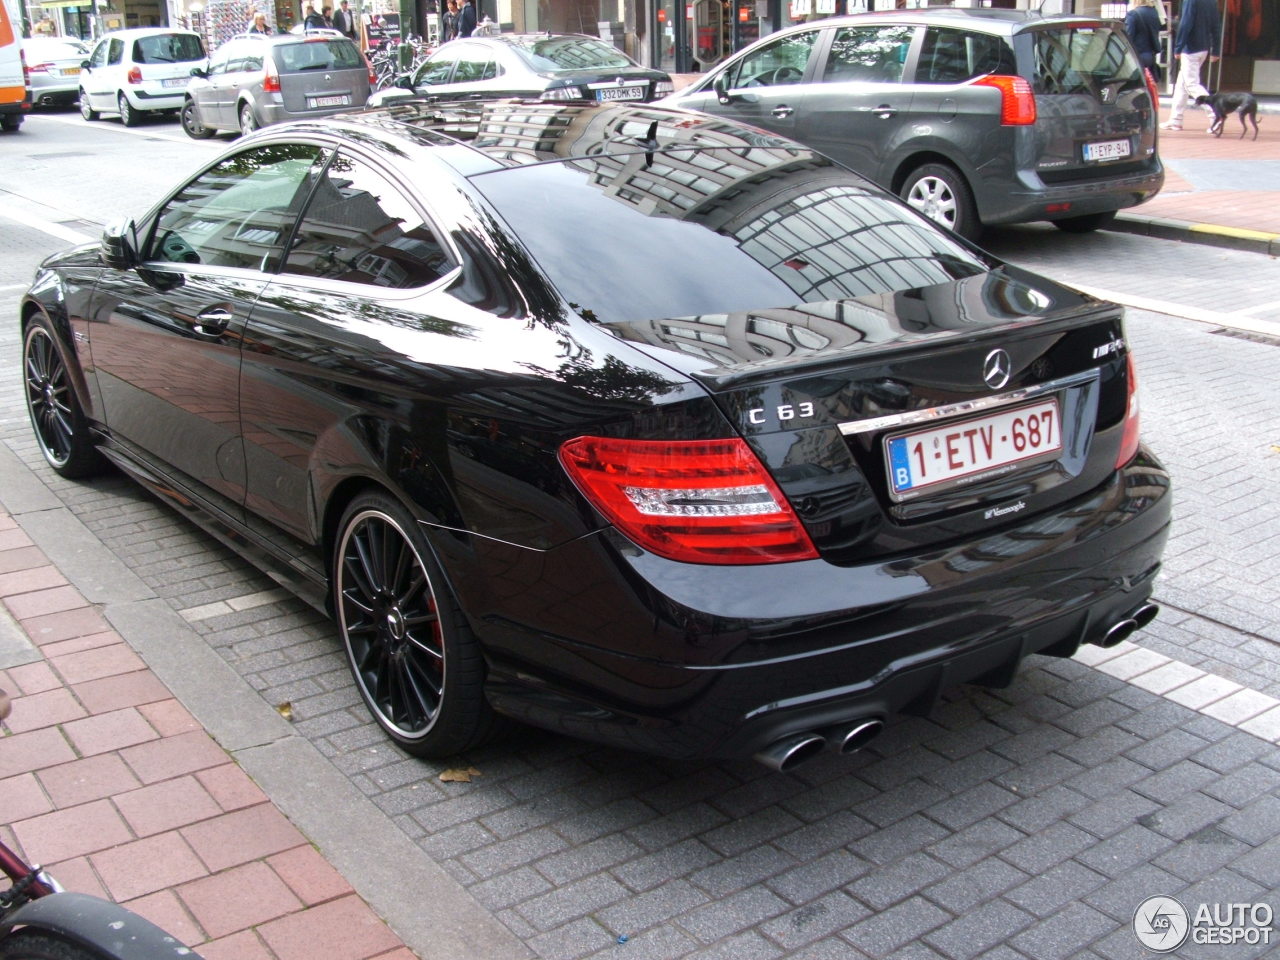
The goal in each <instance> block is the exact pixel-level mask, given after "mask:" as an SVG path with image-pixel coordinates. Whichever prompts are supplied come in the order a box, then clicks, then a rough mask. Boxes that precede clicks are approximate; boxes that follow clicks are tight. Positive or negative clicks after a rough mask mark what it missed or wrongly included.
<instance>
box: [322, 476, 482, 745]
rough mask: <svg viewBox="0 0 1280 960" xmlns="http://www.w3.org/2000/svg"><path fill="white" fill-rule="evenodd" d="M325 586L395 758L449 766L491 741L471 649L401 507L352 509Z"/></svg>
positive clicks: (374, 497) (385, 501)
mask: <svg viewBox="0 0 1280 960" xmlns="http://www.w3.org/2000/svg"><path fill="white" fill-rule="evenodd" d="M330 586H331V589H332V591H333V608H334V613H335V615H336V617H337V620H338V628H339V629H340V631H341V633H342V639H343V643H344V645H345V646H346V650H347V659H348V662H349V665H350V667H351V672H352V674H353V675H354V677H355V681H356V687H357V688H358V689H359V691H360V696H361V697H362V698H363V699H364V702H365V705H366V706H367V707H368V708H369V711H370V713H372V714H373V718H374V720H376V721H377V722H378V725H379V726H380V727H382V729H383V730H384V731H385V732H386V733H387V735H388V736H390V737H391V739H392V740H394V741H395V742H396V743H397V744H399V745H400V747H401V749H403V750H404V751H405V752H406V753H408V754H410V755H412V756H415V757H448V756H452V755H453V754H456V753H459V752H461V751H463V750H466V749H468V748H469V747H472V746H476V745H477V744H479V743H481V742H482V741H484V740H486V739H488V738H489V736H490V735H492V733H493V732H494V731H495V730H496V729H497V723H496V721H497V717H496V715H495V714H494V713H493V711H492V709H491V708H490V706H489V703H488V701H487V700H486V699H485V695H484V657H483V656H482V654H481V653H480V648H479V644H478V643H477V641H476V639H475V637H474V636H473V635H472V633H471V630H470V628H469V627H468V625H467V622H466V618H465V617H464V616H463V614H462V611H461V610H460V609H459V607H458V604H457V601H456V600H455V599H454V597H453V594H452V592H451V591H450V589H449V585H448V583H447V581H446V579H445V577H444V573H443V571H441V570H440V568H439V566H437V565H436V563H435V558H434V557H433V556H432V553H431V549H430V547H429V546H428V544H427V541H426V539H425V537H424V536H423V534H422V529H421V525H420V524H419V523H418V522H417V520H416V519H414V517H413V516H412V515H410V514H409V512H408V511H407V510H405V509H404V507H402V506H401V505H400V504H399V503H398V502H396V501H395V500H394V499H392V498H391V497H390V496H388V495H387V494H384V493H381V492H370V493H366V494H363V495H361V496H359V497H357V498H356V499H355V500H353V501H352V502H351V504H350V505H349V506H348V507H347V509H346V511H345V513H344V514H343V517H342V521H341V523H340V524H339V527H338V538H337V543H336V544H335V548H334V554H333V561H332V568H331V574H330Z"/></svg>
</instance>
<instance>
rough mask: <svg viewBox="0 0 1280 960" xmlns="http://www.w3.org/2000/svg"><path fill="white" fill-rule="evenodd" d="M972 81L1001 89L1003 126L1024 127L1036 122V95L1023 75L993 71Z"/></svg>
mask: <svg viewBox="0 0 1280 960" xmlns="http://www.w3.org/2000/svg"><path fill="white" fill-rule="evenodd" d="M971 82H972V83H973V85H974V86H976V87H995V88H996V89H997V90H999V91H1000V125H1001V126H1005V127H1024V126H1028V125H1030V124H1033V123H1035V122H1036V95H1035V94H1034V93H1032V92H1031V84H1029V83H1027V81H1026V80H1024V79H1023V78H1022V77H1009V76H1004V75H1002V74H998V73H991V74H987V76H985V77H978V78H977V79H975V80H973V81H971Z"/></svg>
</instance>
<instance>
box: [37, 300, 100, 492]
mask: <svg viewBox="0 0 1280 960" xmlns="http://www.w3.org/2000/svg"><path fill="white" fill-rule="evenodd" d="M22 379H23V384H24V386H25V388H26V389H25V394H26V398H27V414H28V415H29V416H30V418H31V428H32V430H33V431H34V432H35V435H36V445H37V446H39V448H40V452H41V454H43V455H44V459H45V461H46V462H47V463H48V464H49V466H51V467H52V468H53V469H54V470H55V471H56V472H57V473H59V474H61V475H62V476H64V477H68V478H76V477H88V476H92V475H93V474H96V473H99V472H101V470H102V469H103V467H104V466H105V461H104V459H103V457H102V454H101V453H99V452H98V448H97V447H95V446H94V445H93V438H92V436H91V435H90V432H89V423H88V420H87V419H86V418H85V415H84V411H83V410H81V408H80V401H79V400H78V399H77V397H76V392H75V388H74V387H72V385H71V378H70V376H69V375H68V371H67V364H66V361H65V359H64V358H63V355H62V351H61V349H60V348H59V347H58V343H57V340H56V339H55V338H54V335H53V333H52V332H51V331H50V329H49V326H48V323H47V321H45V320H44V319H43V318H36V319H33V320H32V321H31V323H30V324H29V325H28V326H27V331H26V335H25V336H24V337H23V339H22Z"/></svg>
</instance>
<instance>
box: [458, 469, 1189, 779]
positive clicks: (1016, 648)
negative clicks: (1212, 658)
mask: <svg viewBox="0 0 1280 960" xmlns="http://www.w3.org/2000/svg"><path fill="white" fill-rule="evenodd" d="M1170 499H1171V498H1170V496H1169V482H1168V476H1167V474H1165V472H1164V471H1163V469H1162V468H1161V467H1160V465H1159V464H1158V463H1157V462H1156V461H1155V460H1154V459H1152V458H1151V457H1150V456H1149V455H1147V454H1146V453H1145V452H1144V453H1143V454H1142V455H1140V456H1139V458H1138V459H1137V460H1136V461H1135V462H1134V463H1133V464H1131V465H1130V466H1129V467H1128V468H1126V469H1125V470H1124V471H1121V473H1120V474H1119V475H1118V476H1117V477H1116V478H1115V479H1114V480H1113V482H1111V483H1109V484H1108V485H1107V486H1106V487H1105V488H1103V489H1100V490H1096V491H1094V492H1093V493H1092V494H1090V495H1089V496H1087V497H1083V498H1081V499H1079V500H1077V501H1075V502H1072V503H1068V504H1066V505H1064V506H1062V507H1060V508H1058V509H1056V510H1053V511H1051V512H1050V513H1048V514H1041V515H1039V516H1037V517H1035V518H1033V519H1030V520H1025V521H1022V522H1020V523H1019V522H1015V523H1013V524H1010V525H1006V526H1003V527H1001V528H999V530H993V532H992V533H991V535H990V536H988V537H986V538H984V539H982V540H975V541H971V542H967V543H961V544H952V545H948V546H945V547H942V548H941V549H939V550H938V551H937V552H935V553H931V554H928V555H922V556H911V557H899V558H895V559H892V560H890V561H887V562H877V563H874V564H867V565H863V566H852V567H836V566H834V565H833V564H829V563H827V562H825V561H822V560H815V561H806V562H801V563H790V564H777V565H772V566H765V567H740V568H733V567H704V566H697V565H689V564H679V563H673V562H670V561H665V560H662V559H660V558H657V557H654V556H652V555H650V554H647V553H644V552H643V551H639V550H637V549H636V548H635V547H634V546H632V545H630V544H629V543H627V542H626V541H622V540H621V538H619V537H617V536H616V535H614V534H600V535H595V536H592V537H587V538H584V539H583V540H580V541H577V542H575V543H572V544H567V545H565V546H563V547H560V548H557V549H556V550H553V551H549V552H548V553H546V554H544V555H539V556H540V557H541V562H540V563H538V564H537V566H538V567H539V569H537V570H535V569H533V568H532V566H529V568H528V569H527V570H525V571H523V572H520V571H515V570H510V568H509V570H508V577H507V581H508V583H511V584H516V583H523V584H526V585H527V589H518V590H516V591H515V592H514V593H511V594H508V595H506V596H501V597H498V596H495V593H498V592H501V591H494V590H493V589H492V585H490V589H489V590H488V591H486V594H487V596H486V597H484V598H483V600H482V599H481V598H479V597H473V596H468V597H467V598H466V599H465V601H464V606H466V607H467V608H468V609H470V610H472V611H473V613H474V612H475V611H477V610H480V609H483V602H484V601H485V600H487V601H488V602H489V603H488V609H489V613H488V614H487V615H482V616H480V617H479V618H478V620H476V621H475V622H474V623H473V625H474V626H475V628H476V631H477V634H478V635H479V636H480V637H481V639H482V642H483V643H484V645H485V649H486V653H487V654H488V656H489V658H490V668H491V669H490V675H489V686H488V692H489V696H490V699H491V702H492V703H493V704H494V706H495V707H496V708H497V709H499V710H500V711H502V712H504V713H507V714H510V715H512V716H515V717H518V718H521V719H524V720H526V721H529V722H532V723H534V724H536V725H539V726H544V727H549V728H552V729H558V730H562V731H564V732H566V733H570V734H572V735H573V736H577V737H583V738H587V739H594V740H599V741H604V742H608V743H613V744H616V745H619V746H624V747H629V748H634V749H638V750H642V751H645V752H650V753H658V754H664V755H670V756H745V755H749V754H752V753H754V752H756V751H758V750H760V749H762V748H763V747H764V746H765V745H767V744H769V743H772V742H774V741H776V740H778V739H779V738H781V737H784V736H789V735H792V734H796V733H802V732H807V731H810V730H813V729H816V728H820V727H825V726H829V725H836V724H840V723H844V722H847V721H852V720H857V719H860V718H864V717H870V716H876V717H883V716H885V715H887V714H890V713H894V712H899V711H903V710H910V711H913V712H924V711H927V710H928V709H929V707H930V706H931V704H932V703H933V702H934V700H935V699H936V697H937V696H938V695H939V694H940V693H941V691H942V690H944V689H946V688H947V687H948V686H952V685H954V684H957V683H961V682H966V681H971V680H976V679H980V678H981V679H982V680H983V681H984V682H992V683H1007V682H1008V681H1009V680H1010V679H1011V678H1012V676H1013V673H1014V671H1015V670H1016V668H1017V665H1018V663H1019V662H1021V660H1022V659H1023V658H1024V657H1026V656H1027V655H1028V654H1031V653H1037V652H1042V651H1043V652H1052V653H1054V654H1058V655H1066V656H1070V655H1071V654H1072V653H1074V651H1075V649H1076V648H1077V647H1078V645H1079V644H1080V643H1082V642H1087V641H1089V640H1093V639H1097V638H1100V637H1101V636H1102V635H1103V634H1104V633H1105V632H1106V630H1107V629H1108V628H1110V627H1111V626H1112V625H1113V624H1114V623H1116V622H1117V621H1119V620H1121V619H1123V618H1125V617H1126V616H1128V615H1129V614H1131V613H1132V612H1133V611H1134V610H1136V609H1137V608H1138V607H1140V606H1142V605H1143V604H1144V603H1145V601H1146V600H1147V598H1148V597H1149V595H1150V592H1151V587H1152V582H1153V580H1154V578H1155V575H1156V572H1157V571H1158V569H1159V564H1160V557H1161V554H1162V552H1163V549H1164V543H1165V540H1166V538H1167V536H1168V528H1169V517H1170ZM526 553H528V551H526ZM527 563H528V564H532V563H533V561H532V560H529V561H527ZM512 575H514V576H512ZM459 586H460V584H459ZM464 589H465V588H464ZM495 600H498V601H499V602H498V603H496V604H495V603H494V601H495ZM477 601H480V602H481V604H482V606H480V607H478V606H476V605H475V604H476V603H477Z"/></svg>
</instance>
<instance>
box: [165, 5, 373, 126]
mask: <svg viewBox="0 0 1280 960" xmlns="http://www.w3.org/2000/svg"><path fill="white" fill-rule="evenodd" d="M371 80H372V77H371V76H370V72H369V64H368V62H367V61H366V60H365V58H364V56H363V55H362V54H361V53H360V51H359V50H358V49H356V45H355V44H354V43H353V42H352V41H351V40H349V39H347V38H346V37H344V36H342V35H341V34H340V33H338V32H337V31H334V30H316V31H308V32H306V33H303V34H278V35H275V36H268V35H266V34H245V35H244V36H239V37H232V38H231V39H230V40H228V41H227V42H226V43H224V44H223V45H222V46H220V47H219V48H218V49H217V50H215V51H214V52H213V55H212V56H210V57H209V61H208V63H207V64H206V65H205V66H204V67H197V68H196V69H194V70H192V71H191V81H190V82H189V83H188V84H187V94H186V100H185V102H184V104H183V107H182V129H183V130H185V131H186V132H187V135H188V136H190V137H194V138H196V139H198V140H203V139H204V138H206V137H211V136H213V135H214V133H216V132H217V131H219V130H239V131H240V132H241V133H250V132H252V131H254V130H256V129H258V128H259V127H265V126H268V125H270V124H273V123H282V122H284V121H285V120H299V119H304V118H311V117H323V116H326V115H328V114H331V113H340V112H342V111H343V110H353V109H357V108H359V107H362V106H364V104H365V101H366V100H368V99H369V91H370V89H371V86H370V82H371Z"/></svg>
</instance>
